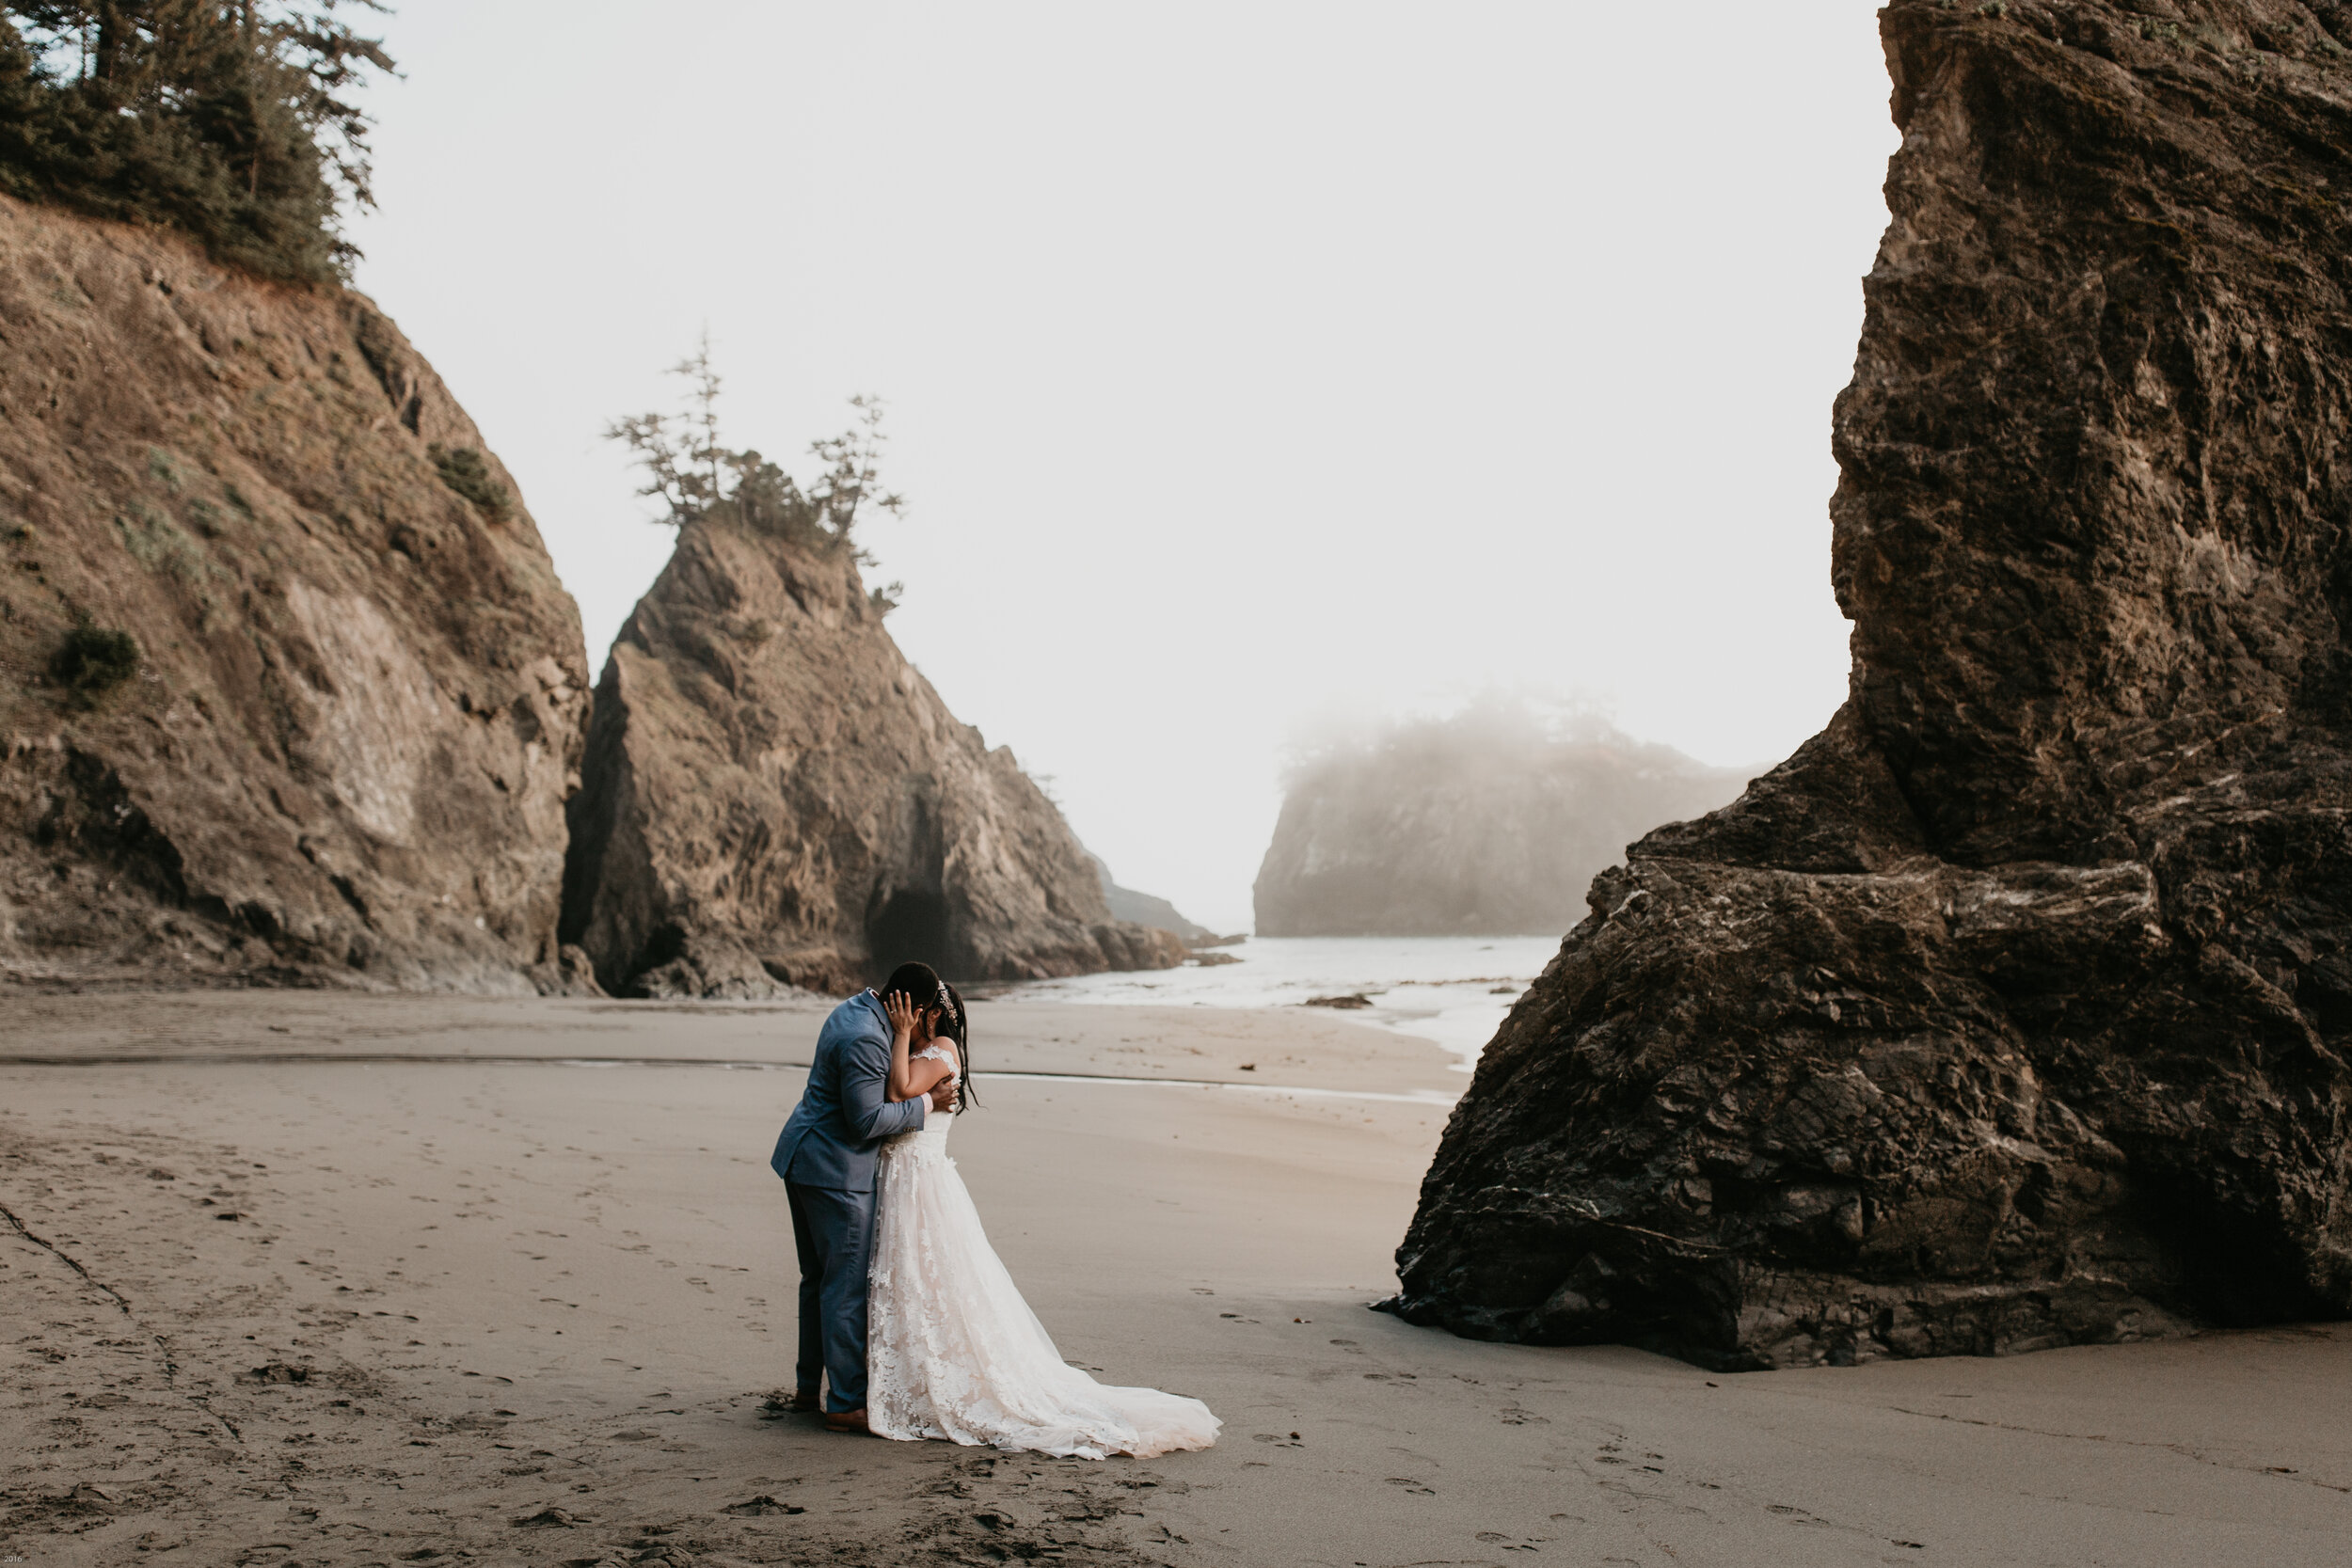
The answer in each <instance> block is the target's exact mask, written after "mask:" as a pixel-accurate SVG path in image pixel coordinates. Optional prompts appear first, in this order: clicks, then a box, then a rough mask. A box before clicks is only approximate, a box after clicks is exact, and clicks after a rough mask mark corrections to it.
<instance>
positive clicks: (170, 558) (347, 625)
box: [0, 199, 587, 990]
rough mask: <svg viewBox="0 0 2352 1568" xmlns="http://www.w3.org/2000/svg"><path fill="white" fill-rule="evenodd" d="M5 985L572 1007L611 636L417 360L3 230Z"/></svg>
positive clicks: (324, 326)
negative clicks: (411, 991) (530, 998)
mask: <svg viewBox="0 0 2352 1568" xmlns="http://www.w3.org/2000/svg"><path fill="white" fill-rule="evenodd" d="M0 342H4V343H5V354H0V626H5V628H6V631H5V635H0V779H5V784H0V974H6V975H8V976H13V977H16V978H20V979H23V978H44V977H45V978H50V979H67V980H82V979H107V978H117V979H126V980H136V981H140V982H143V983H150V984H151V983H155V982H158V981H174V980H199V981H200V980H206V979H245V980H270V981H277V982H328V983H355V984H361V985H401V986H427V987H441V988H462V989H469V990H523V989H529V988H530V987H532V986H534V985H535V986H537V987H539V988H541V989H552V988H556V987H559V986H561V985H563V984H564V975H563V974H562V973H561V965H560V963H559V955H558V952H557V947H556V940H555V936H556V916H557V911H558V903H559V896H560V890H561V879H562V861H563V844H564V825H563V806H564V796H565V793H566V789H567V784H568V781H570V780H571V778H572V776H573V771H574V768H576V766H577V762H578V758H579V753H580V736H581V730H582V722H583V720H584V717H585V713H586V708H587V692H586V660H585V658H584V657H583V654H582V650H581V646H580V626H579V618H578V615H577V613H576V612H575V610H574V609H573V606H572V603H571V600H570V597H569V596H568V595H567V594H565V593H564V590H563V588H562V586H561V585H560V584H558V582H557V581H556V578H555V573H554V570H553V568H552V567H551V565H550V564H549V562H548V556H547V552H546V550H545V549H544V548H543V547H542V546H541V544H540V541H539V536H538V533H537V531H536V530H535V528H534V527H533V525H532V520H531V517H530V515H529V514H528V513H527V512H526V511H525V510H524V509H523V507H522V505H521V503H520V500H519V499H518V498H516V495H515V492H514V486H513V483H512V481H511V480H509V479H508V478H507V477H506V475H505V473H504V471H503V470H502V469H501V467H499V465H498V462H497V460H496V458H495V457H491V456H489V455H488V454H487V453H486V451H485V449H484V447H483V443H482V438H481V436H480V434H479V433H478V432H477V431H475V429H474V427H473V425H472V423H471V422H470V421H469V420H467V418H466V416H465V413H464V411H463V410H461V409H460V408H459V407H458V406H457V404H455V402H454V401H453V400H452V399H451V397H450V395H449V392H448V390H447V389H446V388H444V387H443V386H442V385H441V383H440V381H439V379H438V378H437V376H436V375H435V374H434V373H433V371H432V368H431V367H430V366H428V365H426V364H425V363H424V361H423V360H422V359H421V358H420V357H419V356H418V355H417V354H416V352H415V351H414V350H413V349H412V348H410V347H409V345H408V343H407V341H406V340H405V339H404V338H403V337H402V336H401V334H400V332H399V329H398V328H396V327H395V326H393V325H392V324H391V323H390V322H389V320H387V319H386V318H385V317H384V316H382V315H381V314H379V313H378V312H377V311H376V310H375V309H374V308H373V306H372V305H371V304H370V303H369V302H368V301H367V300H366V299H364V298H363V297H361V296H359V295H358V294H356V293H349V292H347V291H342V290H338V289H331V288H310V287H303V286H292V285H279V284H269V283H262V282H257V281H255V280H253V279H252V278H250V277H246V276H244V275H241V274H238V273H236V272H233V271H230V270H226V269H223V268H221V267H219V266H216V265H214V264H212V263H211V262H209V261H206V260H205V259H204V257H203V255H202V253H201V252H200V251H199V250H198V249H197V248H196V247H195V246H194V245H191V244H189V243H188V242H186V241H185V240H183V239H182V238H179V237H177V236H174V235H171V234H168V233H165V232H160V231H156V230H139V229H132V228H127V227H123V226H119V225H114V224H106V223H101V222H97V221H94V220H89V219H85V218H80V217H75V216H72V215H69V214H61V213H59V212H56V211H55V210H49V209H41V208H32V207H26V206H24V205H22V204H19V203H17V202H15V201H10V200H7V199H0ZM126 634H127V635H126Z"/></svg>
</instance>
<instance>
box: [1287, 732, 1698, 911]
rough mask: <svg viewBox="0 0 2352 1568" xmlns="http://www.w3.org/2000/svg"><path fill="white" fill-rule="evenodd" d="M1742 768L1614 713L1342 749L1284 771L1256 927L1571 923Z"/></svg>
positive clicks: (1387, 739) (1417, 735) (1387, 737)
mask: <svg viewBox="0 0 2352 1568" xmlns="http://www.w3.org/2000/svg"><path fill="white" fill-rule="evenodd" d="M1744 778H1745V775H1743V774H1741V773H1739V772H1736V771H1734V770H1732V769H1729V768H1708V767H1704V766H1702V765H1701V764H1699V763H1696V762H1693V761H1692V760H1691V759H1690V758H1689V757H1686V756H1684V755H1683V754H1682V753H1681V752H1677V751H1675V750H1673V749H1672V748H1671V747H1666V746H1654V745H1647V744H1645V743H1643V742H1641V741H1637V740H1634V739H1631V738H1629V736H1623V735H1620V734H1618V733H1617V732H1616V731H1614V730H1613V729H1610V728H1608V727H1607V726H1605V725H1590V724H1588V725H1585V726H1583V727H1581V728H1580V729H1577V730H1574V731H1571V732H1568V733H1557V734H1556V733H1553V732H1552V731H1551V730H1550V729H1549V728H1548V727H1547V726H1545V725H1544V724H1542V723H1541V722H1539V721H1537V720H1536V719H1535V718H1534V716H1533V715H1528V714H1522V713H1515V712H1509V711H1488V710H1485V709H1472V710H1471V711H1470V712H1469V713H1466V714H1463V715H1460V716H1458V717H1456V718H1454V719H1450V720H1444V721H1429V722H1421V723H1411V724H1405V725H1400V726H1398V727H1396V728H1394V729H1391V730H1390V731H1388V732H1387V733H1385V734H1382V735H1380V736H1377V737H1376V738H1374V739H1373V740H1371V741H1369V742H1367V743H1363V744H1359V745H1351V746H1346V747H1343V748H1340V749H1338V750H1335V751H1333V752H1329V753H1327V754H1326V755H1324V756H1321V757H1318V758H1317V759H1315V760H1314V761H1313V762H1312V763H1311V764H1309V765H1308V766H1306V767H1304V768H1300V769H1299V770H1298V772H1297V773H1296V774H1295V776H1294V777H1293V778H1292V780H1291V781H1290V788H1289V790H1288V792H1287V793H1286V795H1285V796H1284V798H1283V800H1282V815H1281V816H1280V817H1279V819H1278V820H1277V821H1276V823H1275V827H1274V842H1273V843H1272V844H1270V845H1269V846H1267V847H1266V852H1265V860H1264V862H1263V864H1261V865H1260V866H1259V868H1258V881H1257V886H1256V887H1255V888H1254V889H1253V890H1252V892H1253V896H1254V900H1255V903H1256V906H1257V927H1258V934H1259V935H1260V936H1267V937H1338V936H1451V935H1462V936H1515V935H1523V934H1526V933H1529V932H1535V931H1557V930H1559V929H1561V928H1562V927H1565V926H1569V925H1572V924H1574V923H1575V920H1576V916H1577V911H1578V909H1579V907H1580V906H1581V904H1582V902H1583V894H1584V890H1585V888H1587V887H1588V886H1590V885H1591V884H1592V880H1593V878H1594V876H1595V875H1596V874H1597V873H1598V872H1599V871H1600V870H1601V869H1602V868H1604V867H1606V866H1609V865H1612V864H1613V863H1615V862H1616V861H1617V860H1618V859H1619V858H1620V857H1622V856H1623V855H1624V853H1625V847H1626V845H1627V844H1628V843H1629V841H1631V840H1633V839H1636V838H1639V837H1640V836H1641V835H1642V834H1643V833H1645V832H1648V831H1649V830H1650V829H1652V828H1655V827H1656V826H1658V825H1659V824H1660V823H1661V822H1671V821H1673V820H1675V819H1676V818H1677V817H1681V816H1696V815H1697V814H1698V813H1700V812H1703V811H1707V810H1709V809H1710V808H1712V807H1715V806H1720V805H1722V804H1723V803H1724V801H1726V800H1730V799H1731V798H1732V797H1733V796H1734V795H1737V794H1738V793H1739V792H1740V784H1741V783H1742V782H1743V780H1744Z"/></svg>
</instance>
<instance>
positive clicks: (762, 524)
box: [604, 334, 906, 613]
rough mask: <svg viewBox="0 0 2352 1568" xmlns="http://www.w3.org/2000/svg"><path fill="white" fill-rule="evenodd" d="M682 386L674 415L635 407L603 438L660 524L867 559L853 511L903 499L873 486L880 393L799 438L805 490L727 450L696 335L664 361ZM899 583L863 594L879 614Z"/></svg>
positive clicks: (853, 402) (713, 377) (753, 456)
mask: <svg viewBox="0 0 2352 1568" xmlns="http://www.w3.org/2000/svg"><path fill="white" fill-rule="evenodd" d="M671 373H672V374H674V375H677V376H681V377H683V378H684V379H685V381H686V383H687V385H688V388H689V389H688V392H687V395H686V405H685V407H684V409H683V410H681V411H679V412H675V413H666V414H665V413H651V414H636V415H632V416H630V417H629V418H628V419H623V420H613V421H612V423H611V424H610V425H608V426H606V427H605V432H604V434H605V437H606V438H607V439H608V440H613V441H619V442H621V443H622V444H623V445H625V446H627V447H628V450H629V451H631V452H632V453H633V454H635V461H636V463H637V466H638V467H641V468H643V469H644V470H645V476H646V482H645V483H644V485H642V486H640V487H639V489H638V492H637V493H638V494H639V495H641V496H649V497H651V498H653V499H656V500H659V501H660V502H661V505H662V512H663V515H662V516H661V518H660V521H662V522H664V523H667V524H669V525H671V526H672V527H681V526H683V525H685V524H687V523H691V522H694V521H697V520H699V519H701V518H705V517H710V518H715V519H718V520H721V521H724V522H729V523H734V524H737V525H738V526H739V527H742V528H746V529H750V530H751V531H754V532H757V533H766V534H771V535H772V536H774V537H777V538H780V539H788V540H791V541H792V542H794V543H795V544H799V545H802V546H807V547H810V548H815V549H821V550H826V551H834V552H839V553H843V554H848V555H850V556H851V558H852V559H854V560H855V561H856V562H857V563H858V564H860V565H870V564H872V557H870V556H868V555H867V554H866V552H865V551H863V550H861V549H859V548H858V547H857V543H856V539H855V536H854V530H855V528H856V526H857V520H858V517H859V515H860V514H861V513H862V512H864V511H865V509H866V508H867V507H869V506H871V507H875V508H879V509H880V510H882V511H884V512H889V513H893V514H896V513H898V512H899V511H901V510H902V509H903V508H904V507H905V505H906V499H905V498H904V497H902V496H899V495H897V494H895V493H893V492H891V491H889V490H887V489H884V488H883V487H882V478H881V467H882V445H883V442H884V441H885V440H886V439H887V437H885V436H883V434H882V399H880V398H878V397H871V396H859V397H853V398H851V399H850V409H851V410H852V411H853V412H852V418H851V420H850V427H849V429H847V430H845V431H843V432H842V433H841V434H840V435H838V436H828V437H826V438H825V439H823V440H821V441H812V442H810V443H809V451H811V452H812V453H814V454H815V455H816V456H817V458H818V460H819V461H820V462H822V463H823V464H824V465H825V467H824V468H823V470H822V471H821V472H820V473H819V474H818V476H817V478H816V480H815V481H814V482H813V483H811V484H810V485H809V486H808V487H807V488H806V489H803V488H802V486H801V484H800V482H799V481H797V480H795V479H794V478H793V477H792V476H791V475H790V474H788V473H787V472H785V471H784V469H783V468H781V467H777V466H776V465H775V464H774V463H772V462H770V461H769V460H768V459H767V458H765V457H762V456H761V455H760V454H759V453H758V452H757V451H750V450H744V451H736V450H734V449H732V448H730V447H728V446H727V445H726V444H725V442H724V441H723V440H722V439H721V438H720V434H719V388H720V378H719V372H718V371H717V370H716V369H714V368H713V367H712V365H711V362H710V339H709V336H708V335H707V334H705V335H704V337H703V340H702V341H701V343H700V344H699V345H697V347H696V348H695V351H694V352H693V354H691V355H690V356H688V357H686V358H685V359H683V360H680V361H679V362H678V363H677V364H676V365H675V366H673V367H672V368H671ZM899 586H900V585H899V584H898V583H895V582H894V583H892V584H890V585H889V586H888V587H887V588H882V589H877V590H875V591H874V592H873V594H870V595H869V597H870V598H871V599H872V601H873V603H874V607H875V608H876V609H877V610H882V611H883V612H884V613H887V612H888V611H889V610H892V609H894V608H895V607H896V606H897V604H898V591H899Z"/></svg>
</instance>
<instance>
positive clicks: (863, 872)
mask: <svg viewBox="0 0 2352 1568" xmlns="http://www.w3.org/2000/svg"><path fill="white" fill-rule="evenodd" d="M583 778H584V787H583V788H582V790H581V792H580V795H579V797H578V798H576V799H575V800H573V802H572V805H571V815H570V821H571V829H572V841H571V850H570V858H569V863H568V865H567V868H566V873H565V883H564V927H563V928H564V941H565V942H579V943H580V945H581V946H582V947H583V948H584V949H585V950H586V952H587V954H588V955H589V957H590V958H591V960H592V961H593V963H594V965H595V969H596V975H597V977H598V978H599V979H600V980H601V981H602V982H603V984H604V985H605V986H606V987H607V988H608V989H611V990H615V991H626V992H627V993H628V994H631V995H640V996H702V997H745V996H760V995H767V994H770V993H772V992H774V991H777V990H782V989H784V988H787V987H802V988H806V989H810V990H826V991H833V992H836V993H837V992H840V991H844V990H852V989H854V988H855V987H857V986H859V985H863V984H865V983H866V981H868V980H870V979H875V978H879V974H880V972H882V971H885V970H887V969H888V968H889V967H890V966H891V965H893V964H896V963H898V962H900V961H903V960H905V959H908V958H919V959H922V960H924V961H926V962H929V963H930V964H932V965H933V966H935V967H936V968H938V969H939V970H940V972H941V973H943V974H947V975H949V976H951V977H955V978H966V977H969V978H975V979H1030V978H1041V977H1043V976H1047V975H1057V974H1083V973H1087V972H1089V971H1096V970H1103V969H1157V968H1168V967H1170V966H1172V965H1174V964H1177V963H1180V962H1182V961H1183V958H1184V944H1183V943H1182V942H1179V941H1178V940H1177V939H1176V938H1175V937H1174V936H1172V935H1170V934H1169V933H1168V932H1166V931H1162V930H1156V929H1152V928H1150V927H1143V926H1139V925H1136V924H1133V923H1130V922H1123V921H1118V920H1114V919H1113V918H1112V916H1111V913H1110V911H1109V909H1108V908H1107V906H1106V905H1105V903H1104V894H1103V885H1102V881H1101V879H1099V877H1098V876H1097V874H1096V871H1095V867H1094V863H1092V861H1091V860H1090V859H1089V857H1088V855H1087V853H1086V851H1085V850H1084V849H1083V848H1081V847H1079V844H1078V841H1077V839H1076V837H1075V836H1074V835H1073V833H1072V832H1071V831H1070V828H1069V825H1068V824H1067V823H1065V822H1064V821H1063V820H1062V816H1061V813H1060V812H1059V811H1057V809H1056V808H1055V806H1054V804H1053V802H1052V801H1050V800H1047V799H1046V798H1045V795H1044V793H1043V791H1041V790H1040V789H1039V788H1038V786H1037V784H1035V783H1034V782H1032V781H1031V780H1030V778H1029V777H1028V775H1027V774H1025V773H1024V772H1023V771H1022V770H1021V767H1020V764H1019V763H1018V762H1016V761H1015V760H1014V758H1013V755H1012V752H1010V751H1009V749H1007V748H1004V747H998V748H996V749H995V750H993V751H991V750H990V749H989V748H988V747H987V746H986V745H985V744H984V743H983V742H982V741H981V739H980V736H979V732H978V731H977V730H975V729H972V728H971V727H969V726H968V725H964V724H961V723H958V722H957V721H956V719H955V716H954V715H953V714H951V713H949V712H948V711H947V705H946V704H945V703H944V702H942V701H941V700H940V697H939V694H938V693H937V692H936V691H934V690H933V689H931V685H930V682H929V681H927V680H925V679H924V678H923V676H922V675H921V673H918V672H917V671H916V670H915V669H914V666H913V665H911V664H909V663H908V662H907V660H906V659H905V658H904V657H902V656H901V655H900V654H899V652H898V646H897V644H896V643H895V642H893V641H892V640H891V637H890V634H889V633H888V632H887V631H886V630H884V629H883V626H882V613H881V611H880V610H878V609H877V608H876V607H875V606H874V605H873V604H872V602H871V601H870V600H869V599H868V597H867V595H866V591H865V589H864V587H863V586H862V584H861V583H860V582H859V580H858V576H857V570H856V567H855V565H854V563H853V562H851V561H850V559H849V558H848V556H847V555H846V554H844V553H842V552H841V551H839V550H838V549H837V548H834V547H830V546H827V545H825V544H824V543H823V542H822V541H821V540H819V541H792V540H787V539H785V538H779V537H776V536H772V535H770V534H767V533H762V532H757V531H752V530H750V529H747V528H745V527H742V526H740V525H738V524H736V523H734V522H731V521H722V520H717V519H704V520H700V521H695V522H691V523H689V524H687V525H686V526H685V527H684V528H682V529H681V530H680V531H679V536H678V542H677V549H676V552H675V554H674V555H673V556H672V557H671V559H670V563H669V565H668V566H667V567H666V568H664V569H663V571H662V574H661V576H660V578H659V579H658V580H657V581H656V582H655V584H654V586H653V588H652V589H651V590H650V591H649V592H648V593H647V594H645V596H644V599H642V600H640V601H639V603H638V605H637V608H636V610H635V611H634V612H632V613H631V615H630V617H629V619H628V623H627V624H626V625H625V626H623V627H622V629H621V635H620V638H619V640H618V641H616V642H615V643H614V644H613V648H612V659H611V661H610V662H609V663H608V664H607V665H606V666H605V672H604V676H603V679H602V680H601V681H600V682H599V683H598V685H597V687H596V704H595V712H594V716H593V718H592V720H591V723H590V731H589V740H588V751H587V758H586V761H585V763H584V764H583Z"/></svg>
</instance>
